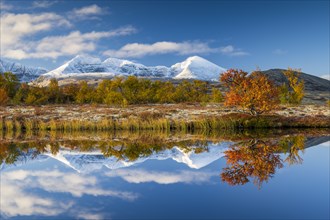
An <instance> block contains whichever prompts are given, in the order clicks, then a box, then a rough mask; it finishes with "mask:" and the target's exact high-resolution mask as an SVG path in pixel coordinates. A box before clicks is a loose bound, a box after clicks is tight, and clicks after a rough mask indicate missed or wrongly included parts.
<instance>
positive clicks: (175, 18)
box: [0, 0, 330, 78]
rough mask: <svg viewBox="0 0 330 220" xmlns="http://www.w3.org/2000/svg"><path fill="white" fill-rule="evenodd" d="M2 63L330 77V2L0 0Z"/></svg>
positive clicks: (314, 0)
mask: <svg viewBox="0 0 330 220" xmlns="http://www.w3.org/2000/svg"><path fill="white" fill-rule="evenodd" d="M0 2H1V5H0V7H1V20H0V21H1V22H0V25H1V26H0V27H1V28H0V29H1V36H0V44H1V50H0V52H1V58H6V59H9V60H12V61H15V62H20V63H22V64H24V65H29V66H41V67H45V68H47V69H54V68H56V67H58V66H60V65H62V64H63V63H64V62H66V61H68V60H70V59H72V58H73V57H75V56H76V55H79V54H87V55H91V56H96V57H99V58H101V59H106V58H108V57H117V58H123V59H128V60H132V61H136V62H139V63H142V64H144V65H148V66H149V65H166V66H171V65H173V64H175V63H177V62H181V61H183V60H185V59H186V58H187V57H189V56H194V55H198V56H201V57H203V58H205V59H208V60H210V61H211V62H213V63H215V64H217V65H219V66H221V67H224V68H240V69H243V70H246V71H252V70H255V69H257V68H259V69H262V70H266V69H271V68H288V67H291V68H299V69H301V70H302V71H303V72H306V73H309V74H313V75H317V76H322V77H328V78H330V77H329V73H330V70H329V68H330V67H329V11H330V10H329V1H328V0H326V1H317V0H311V1H298V0H296V1H284V0H282V1H281V0H279V1H266V0H263V1H261V0H260V1H235V0H234V1H223V0H222V1H221V0H219V1H217V0H204V1H202V0H200V1H198V0H191V1H182V0H180V1H174V0H161V1H151V0H144V1H139V0H137V1H129V0H126V1H118V0H117V1H110V0H102V1H89V0H66V1H64V0H48V1H44V0H24V1H17V0H0Z"/></svg>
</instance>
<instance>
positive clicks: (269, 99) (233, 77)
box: [220, 69, 279, 115]
mask: <svg viewBox="0 0 330 220" xmlns="http://www.w3.org/2000/svg"><path fill="white" fill-rule="evenodd" d="M220 81H221V82H222V83H223V84H224V86H225V87H227V88H228V92H227V93H226V96H225V105H227V106H237V107H241V108H242V109H244V110H246V111H248V112H249V113H250V114H252V115H259V114H262V113H264V112H268V111H270V110H272V109H275V108H276V107H277V106H278V104H279V98H278V88H277V87H276V86H275V85H274V84H273V82H272V81H270V80H269V79H268V78H267V77H266V76H265V75H264V74H262V73H260V71H254V72H252V73H251V74H250V75H248V73H247V72H244V71H243V70H235V69H229V70H228V71H226V72H225V73H223V74H222V75H221V77H220Z"/></svg>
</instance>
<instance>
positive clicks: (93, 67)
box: [37, 55, 225, 83]
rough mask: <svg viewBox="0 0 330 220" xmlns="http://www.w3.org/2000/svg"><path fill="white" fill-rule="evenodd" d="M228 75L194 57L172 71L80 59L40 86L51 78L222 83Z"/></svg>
mask: <svg viewBox="0 0 330 220" xmlns="http://www.w3.org/2000/svg"><path fill="white" fill-rule="evenodd" d="M223 71H225V69H224V68H222V67H219V66H217V65H216V64H214V63H211V62H210V61H208V60H206V59H204V58H201V57H198V56H193V57H189V58H188V59H186V60H185V61H183V62H182V63H177V64H175V65H173V66H171V67H166V66H145V65H143V64H140V63H135V62H132V61H129V60H122V59H117V58H108V59H106V60H104V61H101V60H100V59H99V58H95V57H91V56H86V55H78V56H76V57H75V58H73V59H72V60H70V61H68V62H67V63H65V64H64V65H62V66H60V67H58V68H57V69H54V70H52V71H50V72H48V73H45V74H43V75H42V76H41V77H40V78H39V79H38V80H37V82H38V83H40V82H44V81H45V80H49V79H50V78H57V79H65V78H74V77H77V78H80V79H81V78H84V77H89V78H91V77H94V78H103V77H105V78H106V77H114V76H129V75H133V76H138V77H147V78H174V79H200V80H209V81H213V80H218V78H219V74H220V73H221V72H223Z"/></svg>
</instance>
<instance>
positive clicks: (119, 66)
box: [0, 55, 330, 100]
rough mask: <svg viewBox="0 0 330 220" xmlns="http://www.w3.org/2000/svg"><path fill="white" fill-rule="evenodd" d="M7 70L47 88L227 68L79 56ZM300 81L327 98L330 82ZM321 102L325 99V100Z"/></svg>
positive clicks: (278, 73)
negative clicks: (49, 66)
mask: <svg viewBox="0 0 330 220" xmlns="http://www.w3.org/2000/svg"><path fill="white" fill-rule="evenodd" d="M5 71H10V72H13V73H14V74H16V75H17V76H18V78H19V79H20V80H21V81H25V82H31V81H32V82H34V83H35V84H36V85H39V86H46V85H48V83H49V81H50V79H52V78H56V79H57V80H58V81H59V82H60V84H65V83H68V82H73V83H74V82H75V81H77V80H97V79H105V78H112V77H114V76H130V75H132V76H137V77H143V78H151V79H165V80H166V79H167V80H171V79H177V80H180V79H198V80H205V81H214V82H217V81H218V80H219V75H220V74H221V73H222V72H224V71H226V69H225V68H223V67H220V66H218V65H216V64H214V63H212V62H210V61H208V60H206V59H204V58H202V57H199V56H192V57H188V58H187V59H186V60H184V61H183V62H180V63H176V64H174V65H172V66H170V67H166V66H145V65H143V64H140V63H136V62H132V61H129V60H123V59H117V58H108V59H106V60H104V61H102V60H101V59H99V58H96V57H92V56H87V55H78V56H76V57H74V58H73V59H71V60H69V61H68V62H66V63H65V64H63V65H62V66H60V67H58V68H56V69H54V70H51V71H48V70H46V69H44V68H41V67H37V68H34V67H26V66H24V65H21V64H18V63H15V62H10V61H7V60H4V59H0V73H1V72H5ZM283 71H284V70H283V69H270V70H266V71H262V73H264V74H265V75H267V77H268V78H270V79H271V80H273V81H274V82H275V83H276V84H278V85H280V84H282V83H287V79H286V77H285V76H284V74H283ZM300 79H301V80H304V82H305V90H306V91H307V92H309V93H311V97H314V96H315V95H318V94H319V92H318V91H321V93H326V94H322V95H323V96H327V94H328V93H329V92H330V81H329V80H326V79H323V78H320V77H317V76H314V75H310V74H307V73H301V74H300ZM315 92H316V93H315ZM327 97H328V96H327ZM320 99H322V100H323V99H324V97H321V98H320Z"/></svg>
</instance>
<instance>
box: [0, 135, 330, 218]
mask: <svg viewBox="0 0 330 220" xmlns="http://www.w3.org/2000/svg"><path fill="white" fill-rule="evenodd" d="M329 155H330V133H329V130H284V131H280V130H276V131H271V130H269V131H239V132H216V133H207V134H205V133H194V134H187V133H159V132H158V133H156V132H142V133H130V132H121V133H109V132H108V133H106V132H105V133H100V132H80V133H79V132H76V133H65V134H64V133H51V132H48V133H47V132H46V133H41V134H32V133H30V134H15V133H9V134H1V138H0V159H1V165H0V169H1V174H0V187H1V188H0V192H1V196H0V210H1V212H0V213H1V219H170V218H172V219H228V218H231V219H329V217H330V216H329V206H330V204H329V160H330V158H329V157H330V156H329Z"/></svg>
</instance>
